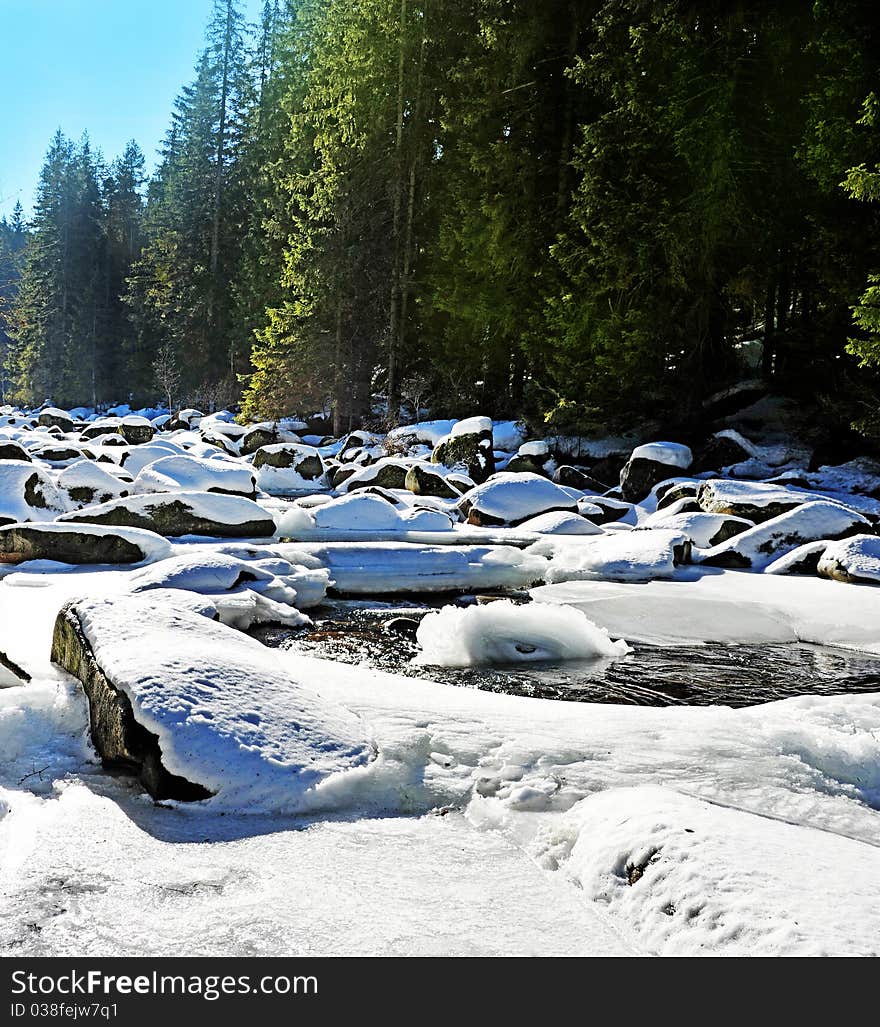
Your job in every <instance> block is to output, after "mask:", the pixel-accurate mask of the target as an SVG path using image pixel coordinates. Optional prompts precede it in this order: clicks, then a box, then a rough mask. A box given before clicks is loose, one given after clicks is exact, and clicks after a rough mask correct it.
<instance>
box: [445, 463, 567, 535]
mask: <svg viewBox="0 0 880 1027" xmlns="http://www.w3.org/2000/svg"><path fill="white" fill-rule="evenodd" d="M460 506H461V509H462V512H465V513H466V514H467V519H468V523H469V524H477V525H482V526H491V525H499V524H510V525H516V524H521V523H522V522H523V521H527V520H529V519H530V518H531V517H536V516H537V515H538V514H542V513H547V512H548V511H551V510H564V511H568V512H576V510H577V500H576V499H575V498H574V497H573V496H572V494H571V492H569V491H567V490H566V489H564V488H563V487H562V486H560V485H554V484H553V482H552V481H549V480H548V479H547V478H544V477H542V476H541V475H539V474H529V473H526V474H512V473H508V472H507V471H500V472H499V473H498V474H494V475H492V477H491V478H490V479H489V480H488V481H486V482H484V483H483V484H482V485H477V486H476V488H473V489H471V490H470V491H469V492H467V493H466V494H465V495H464V496H463V498H462V500H461V504H460Z"/></svg>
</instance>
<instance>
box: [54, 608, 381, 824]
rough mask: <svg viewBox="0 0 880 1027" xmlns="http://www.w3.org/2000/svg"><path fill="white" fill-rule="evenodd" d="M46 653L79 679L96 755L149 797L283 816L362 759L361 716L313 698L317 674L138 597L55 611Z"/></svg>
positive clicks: (365, 756) (367, 753)
mask: <svg viewBox="0 0 880 1027" xmlns="http://www.w3.org/2000/svg"><path fill="white" fill-rule="evenodd" d="M52 655H53V660H54V661H55V662H57V663H59V664H60V665H61V666H62V667H64V668H65V669H66V670H68V671H69V672H70V673H72V674H74V675H75V676H76V677H78V678H79V679H80V681H81V682H82V684H83V687H84V689H85V691H86V695H87V696H88V698H89V704H90V709H91V730H92V738H93V740H94V742H95V745H96V747H97V748H98V751H99V753H100V754H101V756H102V758H103V759H104V760H105V761H108V762H111V763H113V762H122V763H125V764H128V765H134V766H138V767H139V768H140V777H141V781H142V782H143V784H144V786H145V787H146V788H147V790H148V791H149V792H150V794H151V795H153V797H154V798H157V799H161V798H167V797H170V798H180V799H184V800H195V799H206V798H209V797H210V796H214V798H213V800H212V804H213V805H215V806H219V807H230V808H234V809H237V810H241V811H243V812H258V811H261V810H267V809H272V810H283V811H287V812H293V811H296V810H299V809H303V808H305V807H307V806H308V805H309V803H310V800H311V801H314V800H315V793H316V792H317V791H318V790H319V788H320V786H321V783H322V782H324V781H326V780H327V779H328V778H330V777H332V776H333V775H336V774H341V773H344V772H345V771H349V770H352V769H353V768H355V767H362V766H364V765H365V764H367V763H368V762H369V761H370V760H371V759H372V757H373V752H374V750H373V746H372V744H371V742H370V741H369V740H368V738H367V736H366V732H365V729H364V727H363V725H362V724H361V722H360V721H359V720H358V718H357V717H356V716H354V715H353V714H352V713H350V712H349V711H347V710H345V709H344V708H342V707H340V706H337V705H336V704H334V703H332V702H328V701H326V700H323V699H322V698H321V697H320V695H319V694H318V691H317V689H319V688H320V682H319V681H314V682H306V681H302V680H297V678H296V676H295V675H292V674H290V673H288V672H285V671H284V670H282V668H281V666H280V665H279V663H278V661H277V659H276V658H275V656H274V654H273V653H272V652H271V651H270V650H267V649H266V648H265V647H264V646H262V645H261V644H260V643H259V642H257V641H255V640H254V639H251V638H248V637H246V636H244V635H241V634H239V633H237V632H232V631H230V629H229V628H228V627H225V626H223V625H220V624H217V623H215V622H214V621H211V620H208V619H207V618H205V617H201V616H199V615H198V614H195V613H192V612H190V611H188V610H171V609H168V608H167V607H166V606H164V605H163V604H161V603H160V604H156V603H152V602H150V600H149V598H148V597H146V598H145V597H140V596H131V597H118V598H116V599H114V600H112V601H107V600H81V601H78V602H76V603H74V604H72V605H71V606H69V607H67V608H66V609H65V610H63V611H62V613H61V614H59V617H58V619H57V621H56V626H55V637H54V640H53V654H52ZM288 666H289V665H288ZM310 684H311V685H312V686H313V687H310Z"/></svg>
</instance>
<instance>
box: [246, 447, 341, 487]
mask: <svg viewBox="0 0 880 1027" xmlns="http://www.w3.org/2000/svg"><path fill="white" fill-rule="evenodd" d="M261 467H275V468H285V469H287V468H290V469H292V470H294V471H295V472H296V473H297V474H298V475H299V476H300V478H305V479H306V480H307V481H314V479H315V478H320V477H321V475H322V474H323V473H324V462H323V461H322V460H321V455H320V453H319V452H318V451H317V449H315V448H314V447H313V446H303V445H299V444H297V443H294V442H280V443H276V444H275V445H271V446H261V447H260V448H259V449H258V450H257V451H256V453H254V468H255V469H256V470H259V469H260V468H261Z"/></svg>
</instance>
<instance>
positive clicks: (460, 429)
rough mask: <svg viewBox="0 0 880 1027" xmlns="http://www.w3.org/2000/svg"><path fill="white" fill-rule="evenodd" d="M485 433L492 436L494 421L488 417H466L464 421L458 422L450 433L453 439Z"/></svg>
mask: <svg viewBox="0 0 880 1027" xmlns="http://www.w3.org/2000/svg"><path fill="white" fill-rule="evenodd" d="M484 432H488V434H489V435H491V434H492V421H491V420H490V418H488V417H466V418H464V420H462V421H456V422H455V424H454V425H453V426H452V431H451V432H450V433H449V435H450V437H451V438H457V437H458V436H459V435H480V434H482V433H484Z"/></svg>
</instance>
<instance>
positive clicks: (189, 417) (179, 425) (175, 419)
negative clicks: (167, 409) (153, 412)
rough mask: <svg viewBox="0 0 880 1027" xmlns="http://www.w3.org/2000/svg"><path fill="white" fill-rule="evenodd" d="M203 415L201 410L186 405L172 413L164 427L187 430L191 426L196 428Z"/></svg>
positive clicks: (167, 429)
mask: <svg viewBox="0 0 880 1027" xmlns="http://www.w3.org/2000/svg"><path fill="white" fill-rule="evenodd" d="M204 416H205V415H204V414H203V413H202V411H201V410H196V409H194V408H193V407H187V408H186V409H184V410H178V411H177V413H176V414H173V415H172V416H171V417H170V418H169V420H168V421H167V422H166V424H165V429H166V431H188V430H190V429H191V428H198V426H199V424H200V423H201V420H202V418H203V417H204Z"/></svg>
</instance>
